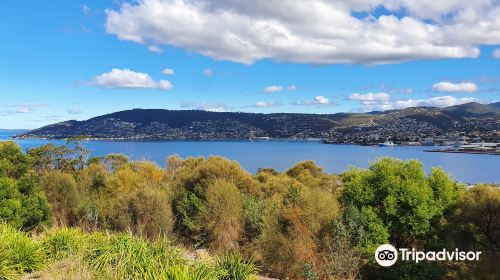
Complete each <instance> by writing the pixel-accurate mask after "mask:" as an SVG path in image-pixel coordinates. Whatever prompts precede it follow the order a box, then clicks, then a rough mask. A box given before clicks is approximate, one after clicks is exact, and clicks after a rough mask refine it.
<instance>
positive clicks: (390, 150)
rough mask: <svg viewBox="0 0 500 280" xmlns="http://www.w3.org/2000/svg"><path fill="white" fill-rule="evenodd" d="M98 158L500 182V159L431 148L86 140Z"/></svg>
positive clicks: (24, 143) (28, 143) (34, 143)
mask: <svg viewBox="0 0 500 280" xmlns="http://www.w3.org/2000/svg"><path fill="white" fill-rule="evenodd" d="M10 134H11V133H9V132H0V140H8V139H9V135H10ZM15 141H16V142H17V143H18V144H19V145H20V146H21V147H22V149H24V150H27V149H29V148H33V147H38V146H41V145H44V144H47V143H49V142H51V143H54V144H57V145H61V144H64V143H65V141H61V140H38V139H34V140H15ZM83 144H84V146H85V147H86V148H87V149H89V150H90V151H91V155H92V156H105V155H107V154H110V153H123V154H125V155H127V156H129V157H130V158H131V159H134V160H150V161H155V162H157V163H158V164H159V165H161V166H164V165H165V159H166V157H167V156H169V155H173V154H178V155H180V156H182V157H189V156H194V157H197V156H204V157H207V156H210V155H219V156H223V157H226V158H229V159H231V160H236V161H238V162H239V163H240V164H241V166H242V167H243V168H244V169H245V170H247V171H249V172H251V173H255V172H256V170H257V169H258V168H259V167H272V168H275V169H277V170H279V171H283V170H286V169H287V168H290V167H291V166H293V165H294V164H295V163H297V162H300V161H304V160H313V161H314V162H316V163H317V164H318V165H319V166H321V167H323V168H324V169H325V171H327V172H331V173H342V172H344V171H345V170H347V169H348V168H349V166H351V165H352V166H356V167H363V168H366V167H368V166H369V162H370V161H373V160H375V159H377V158H379V157H383V156H391V157H397V158H401V159H418V160H420V161H421V162H423V164H424V167H425V170H426V171H427V172H428V171H430V169H431V168H432V167H437V166H440V167H442V168H443V169H444V170H445V171H446V172H448V173H449V174H450V175H451V176H453V177H454V178H455V179H457V180H458V181H461V182H465V183H479V182H489V183H500V156H495V155H480V154H449V153H428V152H424V150H425V149H429V148H430V147H403V146H401V147H373V146H357V145H330V144H329V145H326V144H322V143H320V142H318V141H285V140H276V141H275V140H270V141H83Z"/></svg>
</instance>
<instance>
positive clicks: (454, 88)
mask: <svg viewBox="0 0 500 280" xmlns="http://www.w3.org/2000/svg"><path fill="white" fill-rule="evenodd" d="M432 90H433V91H436V92H448V93H449V92H468V93H470V92H476V91H478V86H477V85H476V84H475V83H470V82H461V83H451V82H439V83H436V84H434V85H432Z"/></svg>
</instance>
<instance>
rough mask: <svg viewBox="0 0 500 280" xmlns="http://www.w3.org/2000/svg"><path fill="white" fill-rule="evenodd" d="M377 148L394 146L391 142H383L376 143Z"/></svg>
mask: <svg viewBox="0 0 500 280" xmlns="http://www.w3.org/2000/svg"><path fill="white" fill-rule="evenodd" d="M378 146H379V147H394V146H396V144H394V142H392V141H385V142H384V143H378Z"/></svg>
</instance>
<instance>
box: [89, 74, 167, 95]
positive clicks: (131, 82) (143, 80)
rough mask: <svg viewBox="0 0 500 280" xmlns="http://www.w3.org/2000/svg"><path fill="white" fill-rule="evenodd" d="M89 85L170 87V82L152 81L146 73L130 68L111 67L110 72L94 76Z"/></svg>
mask: <svg viewBox="0 0 500 280" xmlns="http://www.w3.org/2000/svg"><path fill="white" fill-rule="evenodd" d="M90 84H91V85H94V86H97V87H100V88H106V89H110V88H118V89H143V88H151V89H162V90H169V89H172V88H173V86H172V84H171V83H170V82H169V81H167V80H159V81H158V82H157V81H154V80H153V79H152V78H151V76H149V75H148V74H146V73H140V72H134V71H132V70H130V69H113V70H111V72H108V73H103V74H101V75H99V76H96V77H95V78H94V79H93V80H92V81H91V82H90Z"/></svg>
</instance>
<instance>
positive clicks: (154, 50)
mask: <svg viewBox="0 0 500 280" xmlns="http://www.w3.org/2000/svg"><path fill="white" fill-rule="evenodd" d="M147 49H148V51H150V52H154V53H162V52H163V51H162V49H161V48H160V47H158V46H147Z"/></svg>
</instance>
